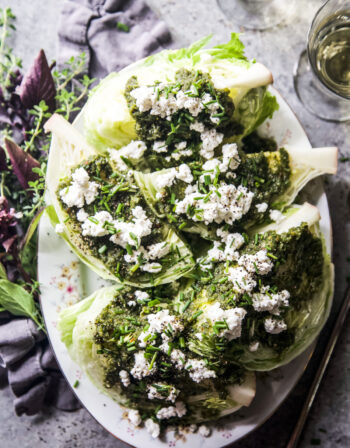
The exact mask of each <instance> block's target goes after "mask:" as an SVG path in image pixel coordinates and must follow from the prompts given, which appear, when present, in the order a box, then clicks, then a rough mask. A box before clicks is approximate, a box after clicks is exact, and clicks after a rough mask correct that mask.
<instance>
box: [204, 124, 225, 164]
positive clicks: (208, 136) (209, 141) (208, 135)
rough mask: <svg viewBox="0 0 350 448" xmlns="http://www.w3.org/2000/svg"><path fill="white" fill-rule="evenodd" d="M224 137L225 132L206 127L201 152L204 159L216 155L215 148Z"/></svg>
mask: <svg viewBox="0 0 350 448" xmlns="http://www.w3.org/2000/svg"><path fill="white" fill-rule="evenodd" d="M223 138H224V134H222V133H221V132H216V130H215V129H205V130H204V131H203V132H202V133H201V140H202V147H201V149H200V151H199V154H200V155H201V156H202V157H203V158H204V159H212V158H213V156H214V149H215V148H217V147H218V146H219V145H220V143H221V142H222V140H223Z"/></svg>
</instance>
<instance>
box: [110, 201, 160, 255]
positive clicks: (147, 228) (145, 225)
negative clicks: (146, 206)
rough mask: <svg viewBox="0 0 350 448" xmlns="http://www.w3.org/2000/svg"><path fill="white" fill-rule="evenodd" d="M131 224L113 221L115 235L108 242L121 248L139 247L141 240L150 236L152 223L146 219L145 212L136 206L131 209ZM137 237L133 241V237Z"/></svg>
mask: <svg viewBox="0 0 350 448" xmlns="http://www.w3.org/2000/svg"><path fill="white" fill-rule="evenodd" d="M131 212H132V214H133V216H134V219H133V222H124V221H113V224H114V227H115V229H116V230H117V233H116V234H114V235H112V236H111V238H110V240H111V241H112V242H113V243H114V244H117V245H118V246H121V247H124V248H125V247H126V245H127V244H129V245H130V246H138V245H140V242H141V238H142V237H144V236H147V235H150V234H151V231H152V222H151V220H150V219H148V218H147V215H146V212H145V211H144V210H143V208H142V207H140V206H139V205H137V206H136V207H135V208H134V209H132V211H131ZM132 235H133V236H136V237H137V241H135V239H134V237H133V236H132Z"/></svg>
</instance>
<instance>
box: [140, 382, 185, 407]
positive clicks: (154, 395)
mask: <svg viewBox="0 0 350 448" xmlns="http://www.w3.org/2000/svg"><path fill="white" fill-rule="evenodd" d="M155 386H163V387H164V386H165V389H166V392H167V395H164V394H161V393H160V392H159V391H158V390H157V388H156V387H155ZM155 386H153V385H151V386H148V389H147V391H148V395H147V396H148V399H149V400H165V401H171V402H172V403H175V400H176V398H177V396H178V395H179V393H180V391H179V390H178V389H176V387H174V386H169V385H168V384H164V383H157V384H155Z"/></svg>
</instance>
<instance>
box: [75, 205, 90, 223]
mask: <svg viewBox="0 0 350 448" xmlns="http://www.w3.org/2000/svg"><path fill="white" fill-rule="evenodd" d="M88 217H89V214H88V213H86V211H85V210H84V209H83V208H81V209H79V210H78V212H77V220H78V221H80V222H84V221H86V220H87V219H88Z"/></svg>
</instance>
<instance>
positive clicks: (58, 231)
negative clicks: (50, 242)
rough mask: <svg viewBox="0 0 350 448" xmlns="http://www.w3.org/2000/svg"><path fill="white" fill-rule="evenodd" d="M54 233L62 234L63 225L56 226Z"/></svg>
mask: <svg viewBox="0 0 350 448" xmlns="http://www.w3.org/2000/svg"><path fill="white" fill-rule="evenodd" d="M55 232H56V233H63V232H64V225H63V224H56V227H55Z"/></svg>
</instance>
